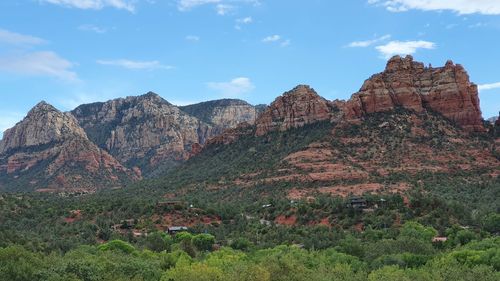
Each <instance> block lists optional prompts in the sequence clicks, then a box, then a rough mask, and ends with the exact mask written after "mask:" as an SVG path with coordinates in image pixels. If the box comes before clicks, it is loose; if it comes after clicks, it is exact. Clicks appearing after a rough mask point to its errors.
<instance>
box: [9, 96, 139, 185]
mask: <svg viewBox="0 0 500 281" xmlns="http://www.w3.org/2000/svg"><path fill="white" fill-rule="evenodd" d="M138 178H139V176H138V175H136V174H134V173H133V172H131V171H130V170H129V169H127V168H125V167H124V166H122V165H121V164H120V163H119V162H118V161H117V160H116V159H114V158H113V157H112V156H111V155H109V154H108V153H107V152H106V151H104V150H102V149H100V148H98V147H97V146H96V145H95V144H94V143H92V142H91V141H90V140H89V139H88V137H87V135H86V133H85V131H84V130H83V129H82V128H81V127H80V126H79V125H78V122H77V120H76V119H75V118H74V117H73V116H72V115H71V114H69V113H63V112H60V111H59V110H57V109H55V108H54V107H53V106H51V105H49V104H47V103H45V102H41V103H39V104H37V105H36V106H35V107H34V108H33V109H32V110H31V111H30V112H29V113H28V115H27V116H26V117H25V118H24V119H23V120H22V121H21V122H19V123H18V124H16V126H14V127H13V128H11V129H9V130H7V131H6V132H5V133H4V137H3V139H2V140H1V141H0V187H1V186H6V187H7V189H16V187H22V189H23V190H71V191H78V190H81V191H89V190H95V189H99V188H105V187H119V186H122V185H124V184H126V183H127V182H130V181H132V180H136V179H138Z"/></svg>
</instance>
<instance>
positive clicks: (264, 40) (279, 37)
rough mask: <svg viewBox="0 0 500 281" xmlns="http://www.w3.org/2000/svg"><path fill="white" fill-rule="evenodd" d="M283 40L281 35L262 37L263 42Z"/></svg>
mask: <svg viewBox="0 0 500 281" xmlns="http://www.w3.org/2000/svg"><path fill="white" fill-rule="evenodd" d="M280 40H281V36H280V35H270V36H267V37H265V38H264V39H262V42H264V43H270V42H278V41H280Z"/></svg>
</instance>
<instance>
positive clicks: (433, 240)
mask: <svg viewBox="0 0 500 281" xmlns="http://www.w3.org/2000/svg"><path fill="white" fill-rule="evenodd" d="M446 241H448V237H439V236H438V237H434V238H432V242H434V243H443V242H446Z"/></svg>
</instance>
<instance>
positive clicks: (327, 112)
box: [255, 85, 338, 136]
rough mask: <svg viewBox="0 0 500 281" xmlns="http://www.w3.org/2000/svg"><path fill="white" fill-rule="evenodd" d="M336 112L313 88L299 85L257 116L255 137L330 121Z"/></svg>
mask: <svg viewBox="0 0 500 281" xmlns="http://www.w3.org/2000/svg"><path fill="white" fill-rule="evenodd" d="M337 111H338V109H337V107H336V106H335V105H334V103H333V102H330V101H328V100H326V99H324V98H322V97H320V96H319V95H318V94H317V93H316V91H314V89H313V88H311V87H309V86H307V85H299V86H297V87H295V88H294V89H293V90H291V91H289V92H286V93H284V94H283V95H282V96H280V97H278V98H276V100H275V101H274V102H273V103H271V105H270V106H269V107H268V108H267V109H266V110H264V112H263V113H262V114H261V115H260V116H259V118H258V119H257V121H256V122H255V125H256V135H258V136H261V135H264V134H266V133H268V132H269V131H275V130H280V131H285V130H288V129H290V128H297V127H301V126H303V125H306V124H311V123H314V122H318V121H323V120H330V119H331V118H333V116H334V115H335V113H336V112H337Z"/></svg>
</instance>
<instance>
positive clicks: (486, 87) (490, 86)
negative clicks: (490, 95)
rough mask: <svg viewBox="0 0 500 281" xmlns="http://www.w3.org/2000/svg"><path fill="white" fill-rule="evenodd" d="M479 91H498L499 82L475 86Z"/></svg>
mask: <svg viewBox="0 0 500 281" xmlns="http://www.w3.org/2000/svg"><path fill="white" fill-rule="evenodd" d="M477 87H478V89H479V91H487V90H493V89H499V88H500V82H497V83H491V84H482V85H479V86H477Z"/></svg>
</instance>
